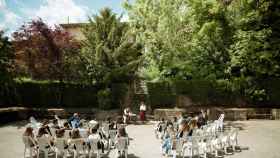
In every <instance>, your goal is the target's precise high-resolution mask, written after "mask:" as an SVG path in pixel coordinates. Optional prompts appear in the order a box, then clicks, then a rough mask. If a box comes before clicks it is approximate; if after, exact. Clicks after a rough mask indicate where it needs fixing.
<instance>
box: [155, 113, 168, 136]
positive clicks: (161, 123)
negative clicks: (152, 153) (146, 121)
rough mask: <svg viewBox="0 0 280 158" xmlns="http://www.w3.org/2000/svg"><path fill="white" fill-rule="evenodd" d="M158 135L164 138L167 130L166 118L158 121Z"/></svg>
mask: <svg viewBox="0 0 280 158" xmlns="http://www.w3.org/2000/svg"><path fill="white" fill-rule="evenodd" d="M156 126H157V127H156V131H157V133H156V137H157V138H160V139H162V138H163V136H164V133H165V130H166V127H167V126H166V122H165V120H164V118H162V119H161V121H159V122H158V124H157V125H156Z"/></svg>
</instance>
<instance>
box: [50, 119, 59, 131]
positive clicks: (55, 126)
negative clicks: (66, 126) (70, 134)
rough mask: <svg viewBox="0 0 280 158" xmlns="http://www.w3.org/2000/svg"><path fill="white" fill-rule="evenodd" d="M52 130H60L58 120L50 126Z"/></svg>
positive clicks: (54, 120) (53, 121)
mask: <svg viewBox="0 0 280 158" xmlns="http://www.w3.org/2000/svg"><path fill="white" fill-rule="evenodd" d="M50 127H51V128H55V129H59V128H60V127H59V125H58V120H57V119H53V120H52V124H51V125H50Z"/></svg>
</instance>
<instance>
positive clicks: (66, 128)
mask: <svg viewBox="0 0 280 158" xmlns="http://www.w3.org/2000/svg"><path fill="white" fill-rule="evenodd" d="M63 129H65V130H71V127H70V125H69V123H68V122H64V123H63Z"/></svg>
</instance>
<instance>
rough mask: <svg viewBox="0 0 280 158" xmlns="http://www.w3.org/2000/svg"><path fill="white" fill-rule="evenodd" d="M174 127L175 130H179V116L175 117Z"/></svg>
mask: <svg viewBox="0 0 280 158" xmlns="http://www.w3.org/2000/svg"><path fill="white" fill-rule="evenodd" d="M173 127H174V130H175V131H178V129H179V124H178V119H177V117H173Z"/></svg>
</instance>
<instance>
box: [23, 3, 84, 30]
mask: <svg viewBox="0 0 280 158" xmlns="http://www.w3.org/2000/svg"><path fill="white" fill-rule="evenodd" d="M88 10H89V9H88V8H87V7H85V6H80V5H77V4H75V2H74V0H44V2H43V4H42V5H41V6H40V7H39V9H28V10H25V11H24V12H25V13H26V14H27V15H30V16H29V17H31V18H32V19H34V18H42V19H43V21H45V22H46V23H48V24H50V25H54V24H60V23H67V21H68V17H69V22H70V23H76V22H82V21H85V20H87V11H88Z"/></svg>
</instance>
